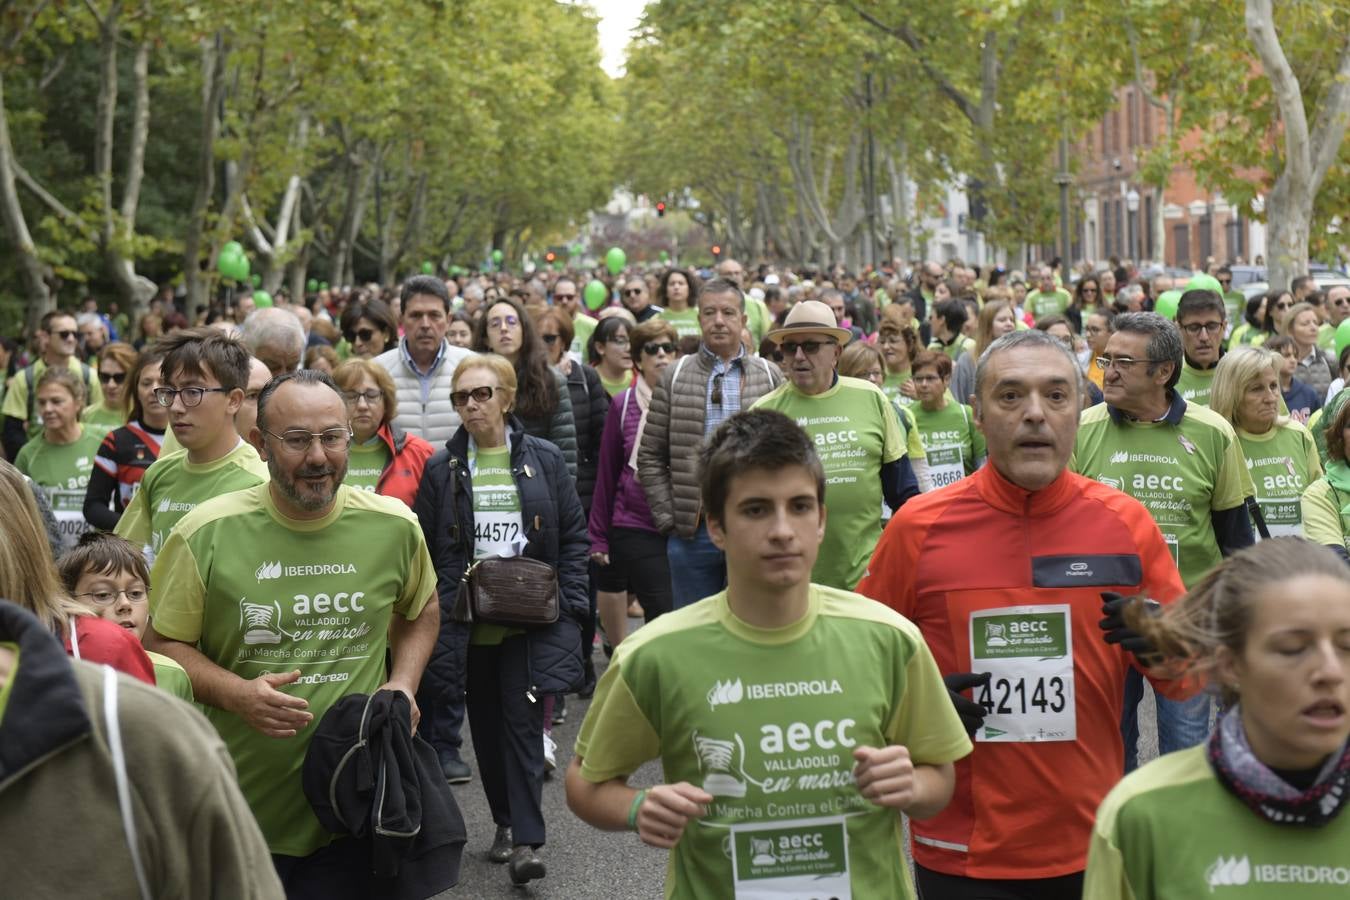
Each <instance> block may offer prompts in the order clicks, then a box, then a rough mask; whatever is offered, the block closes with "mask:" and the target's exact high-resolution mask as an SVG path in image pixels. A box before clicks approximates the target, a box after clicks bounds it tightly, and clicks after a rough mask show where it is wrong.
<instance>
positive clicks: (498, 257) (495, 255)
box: [492, 250, 505, 266]
mask: <svg viewBox="0 0 1350 900" xmlns="http://www.w3.org/2000/svg"><path fill="white" fill-rule="evenodd" d="M503 256H505V254H503V253H502V251H500V250H493V251H492V261H493V262H494V263H496V264H497V265H499V266H500V265H501V264H502V257H503Z"/></svg>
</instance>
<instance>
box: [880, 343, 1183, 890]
mask: <svg viewBox="0 0 1350 900" xmlns="http://www.w3.org/2000/svg"><path fill="white" fill-rule="evenodd" d="M1083 391H1084V387H1083V383H1082V375H1081V374H1080V372H1079V369H1078V365H1077V361H1076V360H1075V359H1074V358H1073V356H1072V355H1071V354H1070V352H1069V351H1068V350H1066V349H1065V348H1064V346H1063V345H1061V344H1060V343H1058V342H1057V341H1056V340H1055V339H1054V338H1051V337H1049V336H1048V335H1046V334H1044V333H1043V332H1039V331H1021V332H1014V333H1012V334H1009V335H1006V336H1004V337H1002V338H1000V339H999V340H998V341H996V342H995V343H994V344H993V345H992V346H990V348H989V349H988V351H986V352H985V354H984V356H983V357H982V358H981V359H980V363H979V367H978V369H977V371H976V376H975V404H974V412H975V422H976V424H977V425H978V426H979V428H980V430H981V431H982V432H983V433H984V436H985V440H986V441H987V443H988V446H989V463H990V465H987V466H985V467H983V468H982V469H980V470H979V471H978V472H976V473H975V474H974V475H973V476H971V477H969V478H966V479H963V480H961V481H960V482H958V483H956V484H953V485H950V486H949V487H946V488H943V489H942V490H939V491H934V492H932V493H929V494H921V495H920V496H918V497H916V498H914V499H912V500H910V502H909V503H907V504H905V506H904V507H902V508H901V509H900V510H899V511H898V512H897V513H896V516H895V518H894V519H893V520H892V521H891V524H890V525H889V526H888V527H887V529H886V531H885V533H884V534H883V535H882V538H881V542H880V543H879V544H878V545H877V549H876V553H875V555H874V556H873V557H872V561H871V564H870V565H869V567H868V574H867V576H866V577H865V578H864V579H863V581H862V583H861V584H860V585H859V586H858V591H859V593H863V594H866V595H868V596H869V597H873V598H875V599H877V600H880V601H881V602H883V603H885V604H886V605H887V606H890V607H891V608H893V609H895V610H897V611H898V612H900V613H901V614H903V615H904V616H906V617H907V618H909V619H910V620H911V621H913V622H914V623H915V624H917V625H918V626H919V629H920V630H921V631H922V632H923V636H924V638H925V640H927V642H928V645H929V647H930V648H931V649H932V651H933V656H934V658H935V659H936V660H937V663H938V668H939V669H941V670H942V672H943V674H944V680H945V681H946V682H947V686H948V688H949V689H950V690H951V691H952V692H953V702H954V703H955V704H956V707H957V710H958V711H959V712H960V713H961V715H962V719H963V720H964V721H965V722H966V727H967V729H968V730H969V731H970V733H971V734H972V736H973V737H974V739H975V741H976V745H975V752H974V753H972V754H971V755H970V756H968V757H966V758H965V759H964V760H961V761H959V762H958V763H957V764H956V770H957V780H956V793H955V796H954V797H953V798H952V802H951V804H950V805H949V806H948V807H947V808H946V809H945V810H944V811H943V812H942V813H940V814H939V815H937V816H936V817H934V818H932V819H929V820H927V821H923V822H918V821H916V822H913V823H912V824H911V827H912V829H913V836H914V861H915V864H916V865H915V868H916V879H917V881H918V885H919V892H920V894H921V895H922V896H925V897H944V898H953V900H961V898H975V897H979V898H988V897H998V898H1013V900H1015V898H1027V900H1031V898H1035V900H1057V898H1074V900H1077V898H1078V897H1079V896H1080V895H1081V892H1082V881H1083V878H1082V873H1083V869H1084V868H1085V867H1086V865H1087V848H1088V841H1089V838H1090V835H1091V830H1092V822H1093V815H1094V813H1095V811H1096V808H1097V804H1098V803H1099V802H1100V801H1101V800H1102V798H1103V797H1104V796H1105V795H1106V792H1107V791H1108V790H1109V789H1110V788H1111V787H1112V786H1113V785H1114V784H1115V783H1116V782H1117V781H1119V780H1120V776H1121V772H1122V771H1123V766H1124V748H1123V746H1122V744H1121V738H1120V728H1119V723H1120V704H1121V696H1122V694H1121V691H1122V690H1123V686H1124V679H1125V672H1126V670H1127V669H1128V668H1129V667H1130V666H1131V665H1135V666H1139V667H1141V668H1142V667H1143V664H1142V663H1140V662H1139V661H1138V660H1137V659H1135V658H1133V657H1132V653H1133V652H1139V653H1141V654H1144V655H1145V656H1146V655H1147V653H1146V650H1147V646H1146V645H1145V644H1144V642H1143V641H1142V639H1140V638H1139V636H1138V635H1137V634H1135V633H1134V632H1132V631H1130V630H1129V629H1127V628H1126V627H1125V625H1124V623H1123V620H1122V618H1121V608H1122V607H1123V606H1124V605H1125V604H1126V603H1127V602H1132V601H1126V600H1123V599H1121V598H1120V597H1118V596H1116V594H1117V593H1118V594H1123V595H1126V596H1129V597H1131V598H1132V597H1133V595H1139V594H1142V595H1144V596H1146V597H1150V598H1154V599H1156V600H1159V601H1163V602H1170V601H1172V600H1174V599H1176V598H1177V597H1178V596H1180V595H1181V593H1182V591H1183V589H1182V585H1181V579H1180V577H1179V576H1178V574H1177V570H1176V567H1175V566H1174V565H1173V563H1172V557H1171V554H1169V553H1168V551H1167V546H1166V544H1164V542H1163V539H1162V535H1161V533H1160V532H1159V531H1158V527H1157V525H1155V524H1154V522H1153V519H1152V517H1151V516H1150V515H1149V514H1148V511H1147V510H1146V509H1145V508H1144V507H1143V506H1142V505H1141V504H1140V503H1139V502H1138V501H1136V500H1134V499H1133V498H1131V497H1129V496H1127V495H1126V494H1123V493H1121V492H1119V491H1117V490H1114V489H1112V488H1110V487H1107V486H1106V485H1103V484H1099V483H1097V482H1095V481H1091V480H1089V479H1087V478H1083V477H1082V476H1079V475H1076V474H1074V473H1072V472H1070V471H1068V470H1067V468H1066V466H1067V465H1068V461H1069V457H1070V455H1071V454H1072V453H1073V447H1074V437H1075V435H1076V434H1077V430H1078V413H1079V410H1080V409H1081V407H1082V397H1083ZM1104 593H1105V594H1107V596H1106V597H1103V596H1102V595H1103V594H1104ZM1103 601H1105V605H1103ZM1103 613H1105V615H1106V618H1103V617H1102V616H1103ZM1099 620H1100V621H1099ZM1158 687H1159V689H1160V690H1162V691H1164V692H1166V693H1169V694H1179V693H1184V691H1185V688H1184V687H1183V686H1182V685H1179V684H1173V683H1167V682H1161V683H1159V684H1158ZM972 688H973V689H974V696H973V700H972V698H969V697H967V696H965V695H964V692H965V691H969V690H971V689H972Z"/></svg>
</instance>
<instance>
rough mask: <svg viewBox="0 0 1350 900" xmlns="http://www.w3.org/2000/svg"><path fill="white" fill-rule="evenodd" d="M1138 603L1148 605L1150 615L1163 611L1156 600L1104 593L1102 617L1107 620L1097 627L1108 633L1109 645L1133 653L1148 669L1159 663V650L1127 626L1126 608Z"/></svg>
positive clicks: (1111, 592)
mask: <svg viewBox="0 0 1350 900" xmlns="http://www.w3.org/2000/svg"><path fill="white" fill-rule="evenodd" d="M1136 601H1140V602H1143V603H1144V604H1146V606H1147V609H1148V611H1149V613H1156V612H1158V611H1159V610H1160V609H1162V607H1161V606H1160V605H1159V604H1158V601H1156V600H1145V599H1142V598H1138V597H1122V596H1121V595H1120V594H1117V593H1116V592H1115V591H1102V615H1104V616H1106V618H1104V619H1102V620H1101V621H1100V622H1098V623H1097V625H1098V626H1099V627H1100V628H1101V630H1102V631H1104V632H1106V642H1107V643H1108V644H1119V645H1120V646H1121V647H1123V648H1124V649H1126V650H1128V651H1130V652H1131V653H1133V654H1134V658H1135V659H1137V660H1139V663H1140V664H1141V665H1143V666H1145V667H1148V666H1152V665H1154V664H1155V663H1156V662H1157V661H1158V655H1157V654H1158V651H1157V648H1156V647H1154V646H1153V645H1152V644H1151V643H1149V640H1148V638H1146V637H1144V636H1143V635H1141V634H1140V633H1139V632H1137V631H1135V630H1134V629H1133V628H1131V627H1129V626H1128V625H1126V624H1125V608H1126V607H1128V606H1129V605H1130V604H1131V603H1134V602H1136Z"/></svg>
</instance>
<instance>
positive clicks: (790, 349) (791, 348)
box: [778, 341, 836, 359]
mask: <svg viewBox="0 0 1350 900" xmlns="http://www.w3.org/2000/svg"><path fill="white" fill-rule="evenodd" d="M835 343H836V342H835V341H783V343H781V344H779V345H778V346H779V347H782V348H783V355H784V356H786V357H788V358H789V359H791V358H792V357H794V356H796V355H797V351H798V350H804V351H805V352H806V355H807V356H815V355H816V354H817V353H819V352H820V348H821V347H826V346H831V347H832V346H834V345H835Z"/></svg>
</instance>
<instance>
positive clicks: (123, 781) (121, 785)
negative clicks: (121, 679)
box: [103, 666, 151, 900]
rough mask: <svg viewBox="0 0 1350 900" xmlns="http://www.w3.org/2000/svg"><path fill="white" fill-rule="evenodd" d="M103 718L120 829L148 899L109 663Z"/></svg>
mask: <svg viewBox="0 0 1350 900" xmlns="http://www.w3.org/2000/svg"><path fill="white" fill-rule="evenodd" d="M103 721H104V724H105V726H106V727H107V729H108V750H109V751H110V752H111V753H112V758H113V776H114V778H115V780H116V782H117V805H118V806H119V807H121V809H122V831H123V833H124V834H125V835H126V838H127V847H128V848H130V850H131V868H132V869H133V870H135V872H136V884H137V885H138V886H139V887H140V889H141V898H142V900H151V893H150V883H149V881H148V880H147V879H146V877H145V864H144V862H142V860H141V848H140V844H139V842H138V841H137V839H136V820H135V817H134V816H133V815H132V810H131V782H130V780H129V779H128V778H127V756H126V753H125V751H123V749H122V725H121V722H120V721H119V720H118V716H117V672H116V671H114V670H113V668H112V666H104V667H103Z"/></svg>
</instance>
